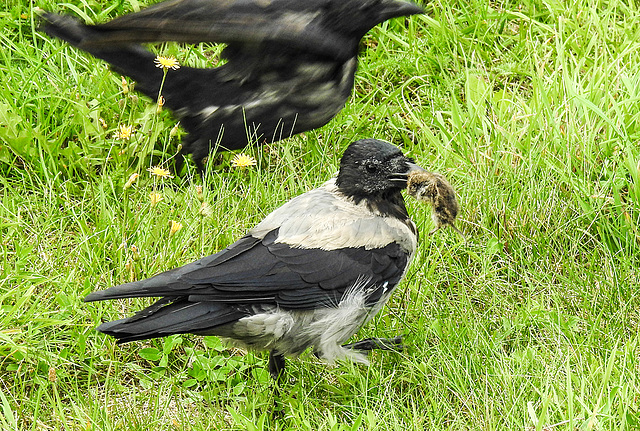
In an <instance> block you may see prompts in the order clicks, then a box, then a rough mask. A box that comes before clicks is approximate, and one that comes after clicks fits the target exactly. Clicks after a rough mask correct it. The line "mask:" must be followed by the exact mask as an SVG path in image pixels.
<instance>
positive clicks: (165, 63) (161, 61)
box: [154, 55, 180, 70]
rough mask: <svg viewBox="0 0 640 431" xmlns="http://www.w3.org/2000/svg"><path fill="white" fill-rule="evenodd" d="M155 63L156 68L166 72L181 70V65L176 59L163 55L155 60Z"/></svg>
mask: <svg viewBox="0 0 640 431" xmlns="http://www.w3.org/2000/svg"><path fill="white" fill-rule="evenodd" d="M154 63H155V64H156V67H159V68H160V69H164V70H169V69H171V70H176V69H180V63H178V60H176V58H175V57H164V56H162V55H159V56H157V57H156V59H155V60H154Z"/></svg>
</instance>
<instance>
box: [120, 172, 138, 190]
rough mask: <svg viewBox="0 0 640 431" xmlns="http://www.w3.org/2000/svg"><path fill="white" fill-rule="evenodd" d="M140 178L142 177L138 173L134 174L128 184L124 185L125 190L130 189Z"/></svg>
mask: <svg viewBox="0 0 640 431" xmlns="http://www.w3.org/2000/svg"><path fill="white" fill-rule="evenodd" d="M139 176H140V175H139V174H138V173H136V172H134V173H132V174H131V176H129V179H128V180H127V182H126V183H125V184H124V189H125V190H127V189H128V188H129V187H131V186H132V185H133V183H135V182H136V180H137V179H138V177H139Z"/></svg>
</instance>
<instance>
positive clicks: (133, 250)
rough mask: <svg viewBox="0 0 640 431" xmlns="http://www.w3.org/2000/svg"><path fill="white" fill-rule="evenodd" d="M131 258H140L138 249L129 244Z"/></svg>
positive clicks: (135, 260) (137, 259) (136, 259)
mask: <svg viewBox="0 0 640 431" xmlns="http://www.w3.org/2000/svg"><path fill="white" fill-rule="evenodd" d="M131 259H133V261H134V262H137V261H139V260H140V252H139V251H138V247H136V246H135V245H132V246H131Z"/></svg>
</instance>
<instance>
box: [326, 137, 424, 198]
mask: <svg viewBox="0 0 640 431" xmlns="http://www.w3.org/2000/svg"><path fill="white" fill-rule="evenodd" d="M416 170H422V171H423V170H424V169H422V168H421V167H419V166H417V165H416V164H415V163H413V160H412V159H410V158H408V157H406V156H405V155H404V154H402V151H400V149H399V148H398V147H396V146H394V145H391V144H390V143H388V142H385V141H380V140H377V139H362V140H360V141H356V142H354V143H352V144H351V145H349V147H348V148H347V150H346V151H345V152H344V155H343V156H342V160H341V161H340V172H339V173H338V178H337V180H336V184H337V186H338V189H339V190H340V192H341V193H342V194H344V195H346V196H349V197H352V198H354V200H355V201H356V202H359V201H360V200H363V199H380V198H382V199H386V198H388V197H390V196H392V195H394V194H396V193H399V192H400V190H402V189H404V188H406V187H407V176H408V174H409V172H412V171H416Z"/></svg>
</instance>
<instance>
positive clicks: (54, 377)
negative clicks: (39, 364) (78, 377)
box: [49, 367, 58, 383]
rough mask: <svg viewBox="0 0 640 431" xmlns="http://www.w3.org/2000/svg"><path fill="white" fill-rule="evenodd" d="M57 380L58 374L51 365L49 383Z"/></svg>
mask: <svg viewBox="0 0 640 431" xmlns="http://www.w3.org/2000/svg"><path fill="white" fill-rule="evenodd" d="M57 380H58V376H57V374H56V369H55V368H53V367H49V381H50V382H51V383H55V382H56V381H57Z"/></svg>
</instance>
